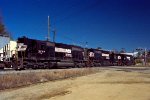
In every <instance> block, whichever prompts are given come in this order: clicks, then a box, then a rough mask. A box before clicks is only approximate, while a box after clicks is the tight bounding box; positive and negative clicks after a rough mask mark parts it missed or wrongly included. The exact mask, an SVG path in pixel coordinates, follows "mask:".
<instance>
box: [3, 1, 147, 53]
mask: <svg viewBox="0 0 150 100" xmlns="http://www.w3.org/2000/svg"><path fill="white" fill-rule="evenodd" d="M0 13H1V15H2V17H3V22H4V24H5V25H6V28H7V30H8V31H9V32H10V33H11V34H12V36H13V37H14V38H15V39H17V38H18V37H20V36H27V37H30V38H35V39H40V40H45V39H46V38H45V37H46V36H47V16H48V15H49V16H50V19H51V39H52V36H53V35H52V34H53V33H52V30H54V28H56V31H57V33H56V41H57V42H63V43H68V44H77V45H83V46H85V43H86V42H88V47H94V48H96V47H102V48H104V49H117V50H120V49H121V48H126V50H127V51H132V50H133V49H135V48H138V47H143V48H144V47H146V48H150V1H149V0H0Z"/></svg>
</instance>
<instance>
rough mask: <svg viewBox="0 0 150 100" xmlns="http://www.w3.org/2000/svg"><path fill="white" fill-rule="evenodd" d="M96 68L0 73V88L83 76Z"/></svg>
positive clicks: (95, 70)
mask: <svg viewBox="0 0 150 100" xmlns="http://www.w3.org/2000/svg"><path fill="white" fill-rule="evenodd" d="M98 71H99V69H98V68H81V69H68V70H66V69H65V70H64V69H62V70H55V71H51V70H41V71H29V72H26V73H21V72H17V73H16V72H14V73H9V74H2V75H0V90H4V89H10V88H17V87H22V86H27V85H31V84H36V83H42V82H48V81H54V80H60V79H66V78H71V77H78V76H84V75H88V74H92V73H96V72H98Z"/></svg>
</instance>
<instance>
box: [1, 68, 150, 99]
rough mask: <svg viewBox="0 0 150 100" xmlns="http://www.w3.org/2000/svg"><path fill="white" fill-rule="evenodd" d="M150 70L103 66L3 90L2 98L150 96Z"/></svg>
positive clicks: (126, 97)
mask: <svg viewBox="0 0 150 100" xmlns="http://www.w3.org/2000/svg"><path fill="white" fill-rule="evenodd" d="M149 92H150V73H141V72H134V71H124V70H114V69H107V70H102V71H101V72H99V73H97V74H92V75H87V76H82V77H78V78H70V79H66V80H61V81H54V82H47V83H40V84H38V85H31V86H29V87H24V88H19V89H15V90H5V91H3V92H0V100H150V95H149Z"/></svg>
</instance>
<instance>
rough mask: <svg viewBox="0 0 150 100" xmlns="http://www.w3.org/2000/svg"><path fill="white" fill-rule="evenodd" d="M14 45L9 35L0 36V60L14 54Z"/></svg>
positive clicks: (15, 43) (14, 42)
mask: <svg viewBox="0 0 150 100" xmlns="http://www.w3.org/2000/svg"><path fill="white" fill-rule="evenodd" d="M16 47H17V42H16V41H10V39H9V37H2V36H0V61H3V59H9V58H10V57H12V55H13V54H15V51H16Z"/></svg>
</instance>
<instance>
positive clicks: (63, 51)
mask: <svg viewBox="0 0 150 100" xmlns="http://www.w3.org/2000/svg"><path fill="white" fill-rule="evenodd" d="M55 52H62V53H71V49H65V48H57V47H55Z"/></svg>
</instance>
